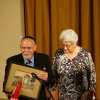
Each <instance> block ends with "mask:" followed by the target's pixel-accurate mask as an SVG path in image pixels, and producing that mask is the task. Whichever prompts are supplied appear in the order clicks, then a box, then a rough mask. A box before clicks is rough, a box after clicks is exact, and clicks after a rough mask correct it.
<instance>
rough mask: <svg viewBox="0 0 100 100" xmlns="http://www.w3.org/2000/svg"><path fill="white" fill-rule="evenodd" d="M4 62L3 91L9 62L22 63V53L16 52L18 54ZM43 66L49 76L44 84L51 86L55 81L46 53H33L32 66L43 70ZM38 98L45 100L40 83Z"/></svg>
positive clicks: (21, 98)
mask: <svg viewBox="0 0 100 100" xmlns="http://www.w3.org/2000/svg"><path fill="white" fill-rule="evenodd" d="M6 63H7V65H6V68H5V78H4V83H3V91H4V92H5V90H4V87H5V83H6V81H7V76H8V73H7V72H8V69H9V67H10V64H11V63H15V64H20V65H24V59H23V56H22V54H18V55H15V56H12V57H10V58H8V59H7V62H6ZM43 67H45V68H46V71H47V72H48V76H49V77H48V82H46V84H47V85H48V86H52V85H53V84H54V83H55V81H54V75H53V72H52V70H51V63H50V60H49V57H48V55H46V54H42V53H35V54H34V68H36V69H40V70H43ZM19 100H31V99H29V98H24V97H22V96H20V97H19ZM38 100H46V93H45V88H44V85H42V88H41V91H40V95H39V99H38Z"/></svg>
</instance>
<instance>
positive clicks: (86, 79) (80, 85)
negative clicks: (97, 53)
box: [52, 29, 96, 100]
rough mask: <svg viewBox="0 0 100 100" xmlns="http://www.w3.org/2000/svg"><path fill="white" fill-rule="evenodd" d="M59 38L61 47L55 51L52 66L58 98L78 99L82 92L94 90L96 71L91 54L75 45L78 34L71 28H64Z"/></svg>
mask: <svg viewBox="0 0 100 100" xmlns="http://www.w3.org/2000/svg"><path fill="white" fill-rule="evenodd" d="M59 39H60V42H61V48H59V49H58V50H57V51H56V53H55V55H54V60H53V66H52V69H53V72H54V74H55V76H56V82H57V86H58V94H59V100H80V99H81V95H82V94H84V93H86V92H87V91H95V84H96V73H95V67H94V63H93V60H92V57H91V54H90V53H89V52H88V51H86V50H85V49H84V48H82V47H80V46H78V45H77V41H78V35H77V33H76V32H75V31H74V30H72V29H67V30H64V31H63V32H62V33H61V34H60V38H59ZM54 88H55V87H53V89H54ZM88 99H89V98H88Z"/></svg>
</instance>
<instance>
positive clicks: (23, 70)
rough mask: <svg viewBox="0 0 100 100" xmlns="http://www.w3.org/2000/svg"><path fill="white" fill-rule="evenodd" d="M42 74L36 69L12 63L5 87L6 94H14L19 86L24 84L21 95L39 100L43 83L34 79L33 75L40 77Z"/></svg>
mask: <svg viewBox="0 0 100 100" xmlns="http://www.w3.org/2000/svg"><path fill="white" fill-rule="evenodd" d="M41 72H42V71H41V70H38V69H34V68H32V67H29V66H23V65H18V64H14V63H12V64H11V66H10V69H9V73H8V78H7V81H6V85H5V92H7V93H12V91H13V90H14V89H15V87H16V86H17V84H18V83H19V82H22V88H21V91H20V95H22V96H25V97H28V98H34V99H38V96H39V93H40V89H41V83H40V82H39V81H38V80H37V79H36V78H34V77H32V75H31V73H35V74H36V75H38V74H40V73H41Z"/></svg>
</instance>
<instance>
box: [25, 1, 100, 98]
mask: <svg viewBox="0 0 100 100" xmlns="http://www.w3.org/2000/svg"><path fill="white" fill-rule="evenodd" d="M24 14H25V35H30V36H33V37H35V38H36V42H37V46H38V51H39V52H43V53H46V54H48V55H49V56H50V58H51V60H52V58H53V56H54V52H55V51H56V50H57V49H58V48H59V46H60V45H59V34H60V33H61V32H62V31H63V30H64V29H68V28H72V29H74V30H75V31H76V32H77V33H78V35H79V41H78V44H79V45H80V46H82V47H84V48H85V49H87V50H88V51H90V52H91V54H92V57H93V60H94V63H95V67H96V73H97V75H96V78H97V83H96V98H97V100H99V99H100V96H99V92H100V85H99V84H100V78H99V76H100V40H99V39H100V0H24Z"/></svg>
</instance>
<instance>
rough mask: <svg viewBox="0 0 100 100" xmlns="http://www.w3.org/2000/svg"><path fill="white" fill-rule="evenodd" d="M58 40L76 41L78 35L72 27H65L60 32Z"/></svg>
mask: <svg viewBox="0 0 100 100" xmlns="http://www.w3.org/2000/svg"><path fill="white" fill-rule="evenodd" d="M59 39H60V41H67V42H72V43H77V41H78V35H77V33H76V32H75V31H74V30H72V29H66V30H64V31H62V32H61V34H60V36H59Z"/></svg>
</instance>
